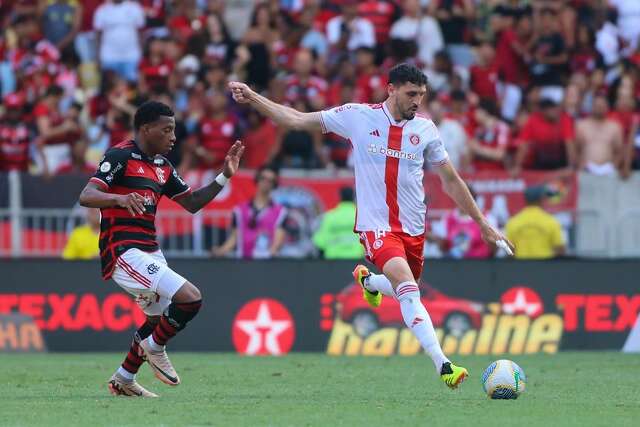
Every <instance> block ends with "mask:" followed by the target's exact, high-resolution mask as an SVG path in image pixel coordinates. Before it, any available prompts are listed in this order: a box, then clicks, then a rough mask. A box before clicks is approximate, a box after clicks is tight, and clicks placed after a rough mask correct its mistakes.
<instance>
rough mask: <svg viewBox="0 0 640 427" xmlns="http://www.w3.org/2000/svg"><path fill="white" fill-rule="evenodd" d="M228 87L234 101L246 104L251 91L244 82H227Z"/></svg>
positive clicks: (249, 98)
mask: <svg viewBox="0 0 640 427" xmlns="http://www.w3.org/2000/svg"><path fill="white" fill-rule="evenodd" d="M229 89H230V90H231V96H233V100H234V101H236V102H238V103H240V104H246V103H247V102H249V101H250V100H251V95H252V94H253V91H252V90H251V88H249V86H247V85H246V84H244V83H241V82H229Z"/></svg>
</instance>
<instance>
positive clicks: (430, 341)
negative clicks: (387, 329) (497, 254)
mask: <svg viewBox="0 0 640 427" xmlns="http://www.w3.org/2000/svg"><path fill="white" fill-rule="evenodd" d="M383 277H384V276H383ZM387 282H388V280H387ZM389 285H391V284H389ZM383 293H384V292H383ZM385 295H386V293H385ZM395 295H396V298H398V301H399V302H400V310H401V311H402V318H403V319H404V323H405V324H406V325H407V328H409V329H410V330H411V332H413V335H415V336H416V338H417V339H418V341H419V342H420V345H421V346H422V348H423V349H424V350H425V351H426V352H427V353H428V354H429V356H431V360H433V364H434V365H435V367H436V371H437V373H438V375H440V369H441V368H442V364H443V363H445V362H449V359H447V357H446V356H445V355H444V353H442V348H440V343H439V342H438V337H437V336H436V331H435V330H434V329H433V323H431V317H429V313H427V309H426V308H424V305H422V302H421V301H420V290H419V289H418V285H417V284H416V283H415V282H402V283H400V284H399V285H398V287H397V288H396V292H395Z"/></svg>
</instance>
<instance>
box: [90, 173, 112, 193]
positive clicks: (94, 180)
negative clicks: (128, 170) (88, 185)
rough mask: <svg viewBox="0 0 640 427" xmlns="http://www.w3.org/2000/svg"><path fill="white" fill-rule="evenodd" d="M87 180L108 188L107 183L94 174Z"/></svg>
mask: <svg viewBox="0 0 640 427" xmlns="http://www.w3.org/2000/svg"><path fill="white" fill-rule="evenodd" d="M89 182H93V183H95V184H98V185H99V186H100V187H102V188H103V189H105V190H108V189H109V184H107V183H106V182H104V181H103V180H101V179H100V178H96V177H95V176H92V177H91V178H90V179H89Z"/></svg>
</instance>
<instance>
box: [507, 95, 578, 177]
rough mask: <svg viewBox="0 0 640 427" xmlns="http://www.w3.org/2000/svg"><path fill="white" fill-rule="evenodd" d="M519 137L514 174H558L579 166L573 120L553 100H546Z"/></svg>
mask: <svg viewBox="0 0 640 427" xmlns="http://www.w3.org/2000/svg"><path fill="white" fill-rule="evenodd" d="M539 110H540V111H538V112H535V113H532V114H531V115H530V116H529V118H528V119H527V121H526V123H525V124H524V126H523V128H522V130H521V131H520V135H519V136H518V142H517V152H516V156H515V161H514V167H513V170H512V173H514V174H515V175H517V174H519V173H520V171H521V170H522V169H535V170H554V169H562V168H566V167H574V166H575V165H576V159H575V146H574V138H575V135H574V126H573V120H572V119H571V117H569V116H568V115H567V114H566V113H563V112H562V111H561V109H560V107H559V106H558V104H556V103H555V102H554V101H553V100H551V99H543V100H542V101H540V103H539Z"/></svg>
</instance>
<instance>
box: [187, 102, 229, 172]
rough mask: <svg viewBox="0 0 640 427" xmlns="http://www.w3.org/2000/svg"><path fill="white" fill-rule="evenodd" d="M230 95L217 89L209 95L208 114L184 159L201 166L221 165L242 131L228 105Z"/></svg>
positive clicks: (212, 166)
mask: <svg viewBox="0 0 640 427" xmlns="http://www.w3.org/2000/svg"><path fill="white" fill-rule="evenodd" d="M227 105H228V99H227V96H226V95H225V94H224V93H222V92H214V93H213V94H211V95H210V96H209V99H208V105H207V106H206V114H205V115H204V117H203V118H202V119H201V120H200V122H199V123H198V126H197V129H196V131H195V134H194V136H193V137H192V138H190V140H189V143H188V146H187V150H186V152H185V159H184V161H185V162H186V163H187V164H188V165H192V166H194V165H195V166H197V168H198V169H201V170H210V169H213V170H216V169H219V168H221V167H222V165H223V163H224V157H225V155H226V153H227V151H229V148H231V146H232V145H233V142H234V141H235V140H236V138H237V137H238V135H239V127H238V121H237V119H236V118H235V116H234V115H232V114H231V113H230V112H229V111H228V109H227Z"/></svg>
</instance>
